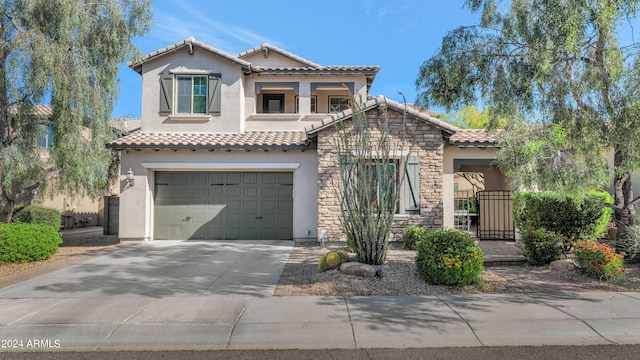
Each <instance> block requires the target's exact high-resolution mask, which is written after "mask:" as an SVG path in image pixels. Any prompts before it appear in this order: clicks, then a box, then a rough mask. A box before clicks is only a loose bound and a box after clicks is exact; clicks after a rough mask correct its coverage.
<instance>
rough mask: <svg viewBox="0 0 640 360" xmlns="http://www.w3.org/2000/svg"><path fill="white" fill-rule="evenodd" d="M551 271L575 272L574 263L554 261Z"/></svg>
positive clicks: (568, 260) (569, 260)
mask: <svg viewBox="0 0 640 360" xmlns="http://www.w3.org/2000/svg"><path fill="white" fill-rule="evenodd" d="M551 270H553V271H570V270H573V261H571V259H566V260H555V261H552V262H551Z"/></svg>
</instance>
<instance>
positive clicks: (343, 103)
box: [329, 96, 351, 113]
mask: <svg viewBox="0 0 640 360" xmlns="http://www.w3.org/2000/svg"><path fill="white" fill-rule="evenodd" d="M350 107H351V102H350V101H349V97H347V96H329V112H330V113H335V112H340V111H344V110H347V109H349V108H350Z"/></svg>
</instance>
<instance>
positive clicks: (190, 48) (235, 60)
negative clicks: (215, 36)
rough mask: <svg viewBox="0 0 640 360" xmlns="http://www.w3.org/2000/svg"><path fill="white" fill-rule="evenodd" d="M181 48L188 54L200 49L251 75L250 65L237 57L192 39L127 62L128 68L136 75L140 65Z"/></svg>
mask: <svg viewBox="0 0 640 360" xmlns="http://www.w3.org/2000/svg"><path fill="white" fill-rule="evenodd" d="M183 48H187V49H188V51H189V54H193V52H194V48H199V49H202V50H204V51H207V52H209V53H211V54H214V55H217V56H219V57H221V58H223V59H225V60H228V61H230V62H232V63H234V64H236V65H238V66H240V67H242V69H243V70H244V72H245V73H251V63H249V62H247V61H244V60H242V59H240V58H239V57H237V56H233V55H231V54H228V53H226V52H224V51H222V50H218V49H216V48H214V47H213V46H210V45H207V44H205V43H203V42H201V41H198V40H196V39H194V38H192V37H190V38H188V39H185V40H183V41H179V42H177V43H175V44H173V45H169V46H167V47H165V48H162V49H160V50H156V51H154V52H152V53H150V54H147V55H145V56H143V57H142V58H141V59H139V60H137V61H132V62H129V67H130V68H131V69H133V70H135V71H136V72H137V73H138V74H141V73H142V64H144V63H145V62H147V61H149V60H152V59H156V58H159V57H161V56H164V55H167V54H170V53H172V52H175V51H178V50H180V49H183Z"/></svg>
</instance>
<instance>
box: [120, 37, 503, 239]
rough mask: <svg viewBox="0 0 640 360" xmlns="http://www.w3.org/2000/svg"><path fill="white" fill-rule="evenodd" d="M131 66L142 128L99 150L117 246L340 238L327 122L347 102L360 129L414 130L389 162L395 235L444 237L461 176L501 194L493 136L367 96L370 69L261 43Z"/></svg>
mask: <svg viewBox="0 0 640 360" xmlns="http://www.w3.org/2000/svg"><path fill="white" fill-rule="evenodd" d="M130 67H131V68H132V69H133V70H134V71H136V72H138V73H139V74H140V75H141V76H142V123H141V130H140V131H139V132H136V133H134V134H131V135H129V136H125V137H123V138H120V139H117V140H115V141H113V142H111V143H109V144H108V146H109V147H110V148H114V149H117V150H120V151H121V169H122V172H121V180H122V181H121V195H120V229H119V236H120V238H121V240H155V239H295V240H315V239H317V237H318V234H319V233H320V232H321V231H322V230H326V231H327V239H328V240H338V239H344V236H343V234H342V232H341V230H340V223H339V218H338V213H339V211H340V205H339V203H338V201H337V197H336V191H335V189H334V185H335V184H339V181H338V178H337V176H338V174H339V172H338V163H337V155H338V154H337V153H336V149H335V146H334V142H333V136H334V134H335V132H336V128H335V127H334V126H333V125H334V124H336V123H338V122H349V121H350V118H351V115H352V110H351V109H350V107H351V105H352V104H350V102H349V98H350V96H349V95H350V94H353V95H354V98H355V99H362V100H363V102H364V103H363V106H364V110H365V111H366V116H367V118H369V120H370V122H372V123H375V124H385V125H384V126H387V127H388V128H390V129H391V132H392V133H393V134H395V135H398V133H399V131H400V129H401V124H402V122H403V116H404V114H405V113H406V124H407V127H408V129H410V130H411V131H412V133H413V134H415V140H414V141H413V146H412V147H411V153H406V151H401V153H400V154H397V155H398V161H400V158H402V157H404V155H408V163H407V169H408V171H407V176H406V177H405V180H404V182H403V183H402V184H398V186H400V187H401V199H400V204H399V206H398V210H397V214H396V216H395V222H394V229H393V232H394V234H395V236H396V238H398V237H399V236H401V233H402V230H403V228H404V227H405V226H407V225H424V226H428V227H432V228H437V227H443V226H444V227H453V222H454V212H453V208H454V174H455V173H456V172H458V171H479V172H484V173H485V179H486V183H485V186H486V188H487V189H502V188H505V189H508V187H509V186H508V183H507V182H506V181H505V180H504V179H503V178H501V179H500V178H498V177H497V176H493V175H495V172H496V170H495V168H494V167H492V166H491V163H492V161H493V159H494V158H495V152H496V149H495V137H494V136H493V135H492V134H491V133H488V132H486V131H477V130H460V129H458V128H456V127H455V126H452V125H450V124H447V123H445V122H442V121H440V120H438V119H437V118H435V117H434V116H433V113H431V112H428V111H424V112H421V111H419V110H418V109H416V108H414V107H412V106H409V107H405V106H404V105H403V104H400V103H397V102H395V101H392V100H389V99H386V98H384V97H370V96H369V88H370V86H371V83H372V82H373V80H374V78H375V76H376V74H377V73H378V71H379V68H378V67H377V66H323V65H319V64H316V63H313V62H311V61H309V60H306V59H304V58H301V57H299V56H297V55H294V54H291V53H289V52H287V51H284V50H282V49H279V48H277V47H275V46H273V45H269V44H264V45H261V46H258V47H256V48H253V49H250V50H248V51H245V52H243V53H240V54H238V55H231V54H228V53H225V52H223V51H220V50H218V49H216V48H214V47H211V46H209V45H207V44H204V43H202V42H199V41H196V40H195V39H193V38H189V39H186V40H184V41H180V42H178V43H176V44H173V45H171V46H168V47H166V48H163V49H160V50H158V51H155V52H153V53H151V54H149V55H147V56H145V57H143V58H142V59H141V60H140V61H138V62H135V63H131V64H130ZM393 134H392V135H393ZM407 150H408V149H407ZM397 165H400V164H399V163H398V162H395V163H394V166H397ZM129 169H130V170H131V172H132V173H133V174H134V175H135V179H134V180H133V181H127V180H125V178H126V172H128V171H129ZM465 169H467V170H465ZM409 184H411V186H409Z"/></svg>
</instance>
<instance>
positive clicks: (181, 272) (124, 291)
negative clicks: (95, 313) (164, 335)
mask: <svg viewBox="0 0 640 360" xmlns="http://www.w3.org/2000/svg"><path fill="white" fill-rule="evenodd" d="M293 244H294V243H293V241H286V240H256V241H250V240H242V241H193V240H188V241H172V240H169V241H165V240H163V241H152V242H145V243H140V244H136V245H134V246H128V247H126V248H124V249H121V250H118V251H114V252H112V253H110V254H107V255H103V256H99V257H95V258H93V259H90V260H88V261H86V262H84V263H81V264H77V265H73V266H70V267H67V268H64V269H61V270H58V271H54V272H52V273H49V274H46V275H43V276H39V277H36V278H33V279H31V280H27V281H23V282H21V283H18V284H15V285H13V286H9V287H7V288H4V289H0V299H2V298H54V297H60V298H70V297H71V298H82V297H85V298H94V297H104V296H117V297H128V296H146V297H167V296H193V295H214V294H235V295H246V296H257V297H267V296H272V295H273V293H274V290H275V287H276V285H277V284H278V279H279V278H280V275H281V274H282V270H283V269H284V266H285V264H286V263H287V260H288V258H289V254H290V253H291V249H292V247H293Z"/></svg>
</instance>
